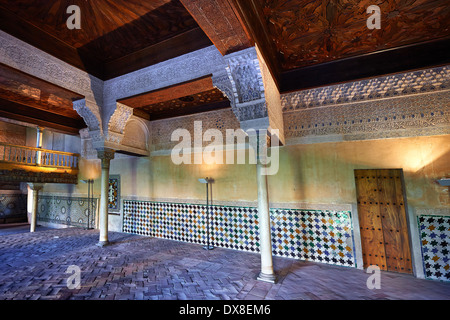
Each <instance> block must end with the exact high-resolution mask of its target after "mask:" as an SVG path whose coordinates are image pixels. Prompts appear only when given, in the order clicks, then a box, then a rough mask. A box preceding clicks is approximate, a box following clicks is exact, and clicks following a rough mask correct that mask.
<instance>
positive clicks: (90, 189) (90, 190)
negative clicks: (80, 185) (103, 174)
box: [82, 179, 94, 230]
mask: <svg viewBox="0 0 450 320" xmlns="http://www.w3.org/2000/svg"><path fill="white" fill-rule="evenodd" d="M82 182H84V183H87V184H88V218H87V226H86V230H90V229H93V228H91V227H90V220H91V213H92V212H93V211H94V210H93V209H94V180H93V179H89V180H82Z"/></svg>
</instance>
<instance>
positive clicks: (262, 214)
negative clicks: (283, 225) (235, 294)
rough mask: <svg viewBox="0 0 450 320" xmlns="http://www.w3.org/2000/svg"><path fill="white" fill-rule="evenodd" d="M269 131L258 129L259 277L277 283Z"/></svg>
mask: <svg viewBox="0 0 450 320" xmlns="http://www.w3.org/2000/svg"><path fill="white" fill-rule="evenodd" d="M266 134H267V131H266V130H262V131H257V134H256V144H257V146H256V150H255V151H256V183H257V190H258V226H259V249H260V253H261V272H260V273H259V275H258V277H257V279H258V280H261V281H266V282H271V283H275V281H276V277H275V272H274V270H273V261H272V238H271V230H270V207H269V193H268V187H267V185H268V182H267V174H266V171H265V170H266V168H265V162H264V161H263V160H264V157H265V156H266V155H267V154H266V153H265V152H266V148H267V135H266Z"/></svg>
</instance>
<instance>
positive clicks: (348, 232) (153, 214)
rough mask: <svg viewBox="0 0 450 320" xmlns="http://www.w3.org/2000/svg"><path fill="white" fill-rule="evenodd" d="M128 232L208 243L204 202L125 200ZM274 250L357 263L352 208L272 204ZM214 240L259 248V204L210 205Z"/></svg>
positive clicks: (222, 244)
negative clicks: (200, 203)
mask: <svg viewBox="0 0 450 320" xmlns="http://www.w3.org/2000/svg"><path fill="white" fill-rule="evenodd" d="M123 208H124V218H123V219H124V220H123V232H125V233H132V234H138V235H144V236H151V237H157V238H165V239H171V240H176V241H183V242H192V243H197V244H201V245H205V244H206V243H207V228H208V225H207V214H206V213H207V212H206V206H205V205H199V204H188V203H168V202H152V201H137V200H125V201H124V207H123ZM270 216H271V220H272V221H271V224H272V227H271V228H272V229H271V236H272V249H273V250H272V251H273V254H274V255H277V256H284V257H290V258H296V259H301V260H308V261H317V262H323V263H329V264H335V265H343V266H351V267H355V266H356V264H355V257H354V245H353V237H352V225H351V217H350V212H348V211H342V212H336V211H324V210H316V211H314V210H300V209H286V210H284V209H272V210H271V212H270ZM209 232H210V244H212V245H213V246H216V247H223V248H229V249H235V250H241V251H250V252H259V231H258V210H257V208H255V207H238V206H219V205H214V206H210V216H209Z"/></svg>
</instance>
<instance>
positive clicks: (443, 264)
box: [417, 216, 450, 281]
mask: <svg viewBox="0 0 450 320" xmlns="http://www.w3.org/2000/svg"><path fill="white" fill-rule="evenodd" d="M417 220H418V223H419V231H420V237H421V240H422V241H421V243H422V257H423V265H424V268H425V276H426V278H428V279H434V280H442V281H450V251H449V250H450V217H444V216H419V217H418V218H417Z"/></svg>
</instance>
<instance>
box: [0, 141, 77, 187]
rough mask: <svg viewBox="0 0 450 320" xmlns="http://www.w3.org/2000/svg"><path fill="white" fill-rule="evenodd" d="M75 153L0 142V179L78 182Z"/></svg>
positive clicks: (9, 180)
mask: <svg viewBox="0 0 450 320" xmlns="http://www.w3.org/2000/svg"><path fill="white" fill-rule="evenodd" d="M79 157H80V155H79V154H77V153H69V152H61V151H54V150H46V149H41V148H32V147H25V146H16V145H12V144H7V143H0V182H35V183H73V184H76V183H77V182H78V178H77V177H78V163H79Z"/></svg>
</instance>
